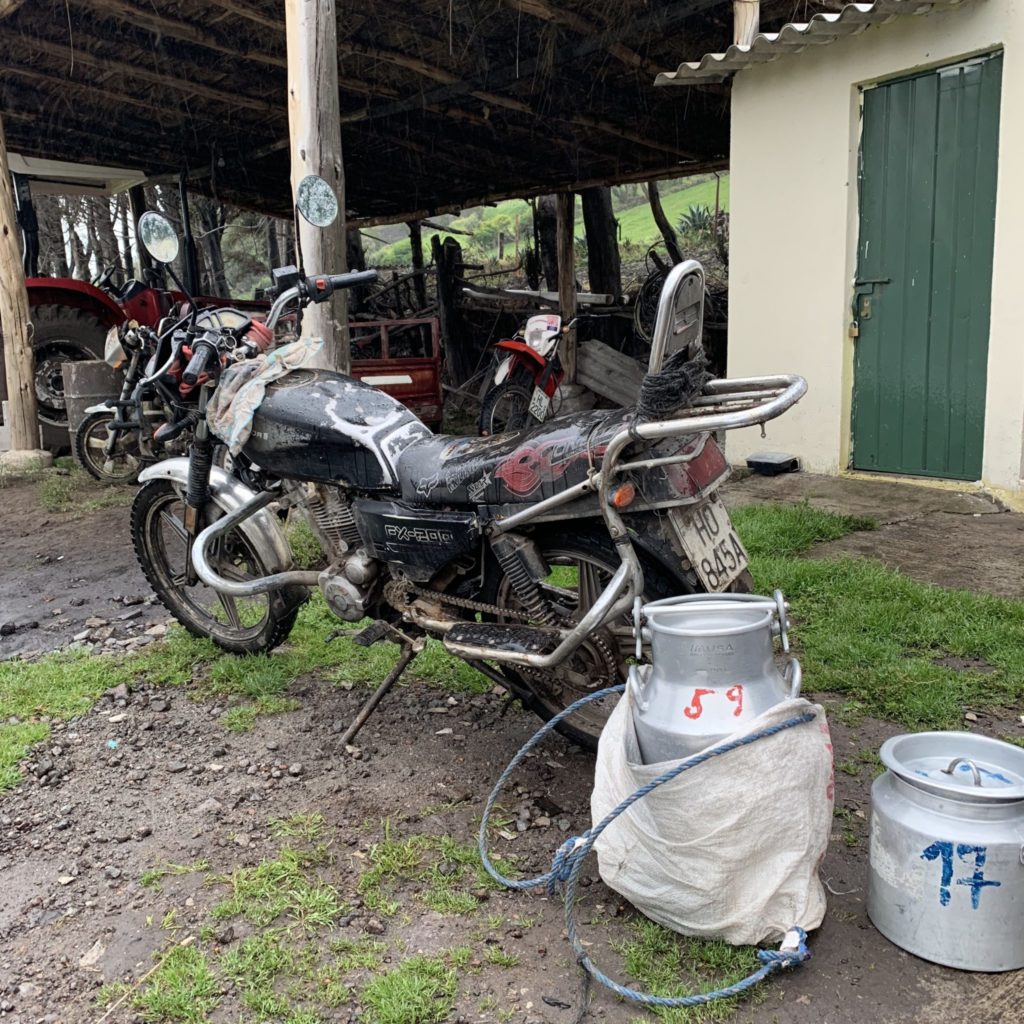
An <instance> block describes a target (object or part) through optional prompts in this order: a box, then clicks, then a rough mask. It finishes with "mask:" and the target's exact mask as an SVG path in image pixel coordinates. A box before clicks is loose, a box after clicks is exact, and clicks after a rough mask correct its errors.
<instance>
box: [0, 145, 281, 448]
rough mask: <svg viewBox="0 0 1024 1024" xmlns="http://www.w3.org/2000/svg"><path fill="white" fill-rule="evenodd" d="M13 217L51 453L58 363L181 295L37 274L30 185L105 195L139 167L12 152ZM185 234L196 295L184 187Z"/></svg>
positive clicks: (153, 316)
mask: <svg viewBox="0 0 1024 1024" xmlns="http://www.w3.org/2000/svg"><path fill="white" fill-rule="evenodd" d="M10 156H11V168H12V171H13V173H14V183H15V195H16V197H17V200H18V222H19V224H20V226H21V229H22V233H23V235H24V243H25V244H24V252H25V260H24V262H25V273H26V274H27V275H28V276H27V277H26V280H25V284H26V286H27V288H28V302H29V315H30V319H31V322H32V349H33V353H34V355H35V378H34V379H35V393H36V400H37V402H38V405H39V422H40V426H41V428H42V435H43V445H44V446H45V447H46V448H49V449H51V450H52V451H62V450H65V449H67V448H68V446H69V439H68V429H67V412H66V409H65V403H64V380H63V376H62V373H61V364H62V363H65V362H68V361H70V360H75V359H102V358H103V349H104V342H105V340H106V336H107V332H108V331H109V330H110V328H111V327H116V326H118V325H119V324H122V323H124V322H125V321H126V320H137V321H138V322H139V323H140V324H145V325H147V326H150V327H155V326H156V325H157V323H158V322H159V320H160V318H161V317H163V316H165V315H166V314H167V313H169V312H170V310H171V308H172V306H174V304H175V303H177V302H180V301H181V300H182V299H184V298H185V296H184V295H182V294H181V293H180V292H177V291H171V290H168V289H167V288H164V287H162V286H161V285H162V282H161V281H160V279H159V277H158V276H157V275H156V274H155V273H151V272H150V273H148V274H147V280H146V281H136V280H131V281H126V282H125V283H124V284H123V285H120V286H116V285H114V284H113V283H112V280H111V278H112V271H111V269H107V270H105V271H104V272H103V273H102V274H101V275H100V277H99V279H98V280H97V281H96V283H95V284H90V283H88V282H86V281H77V280H74V279H73V278H62V277H38V276H36V275H37V272H38V256H39V230H38V224H37V221H36V217H35V212H34V210H33V208H32V193H31V186H30V182H34V183H37V189H38V190H45V191H52V192H57V193H64V194H69V193H70V194H91V195H96V194H100V195H110V194H112V193H114V192H118V191H121V190H122V189H124V188H127V187H129V186H130V185H133V184H139V183H141V181H142V180H143V178H142V175H141V174H139V173H137V172H132V171H123V170H117V169H115V168H98V167H91V166H82V165H78V164H67V163H62V162H59V161H52V160H35V159H33V160H28V159H24V158H20V157H18V156H17V155H15V154H11V155H10ZM181 198H182V222H183V225H184V234H185V246H184V254H185V276H184V283H185V285H186V287H188V288H189V290H190V291H191V292H192V294H193V295H196V292H198V290H199V288H198V277H199V275H198V272H197V263H196V258H195V244H194V242H193V240H192V235H191V229H190V227H189V212H188V203H187V200H186V193H185V191H184V189H182V192H181ZM196 299H197V301H199V302H201V304H202V305H204V306H223V305H231V306H234V307H235V308H240V309H246V310H260V309H266V308H267V307H268V305H269V304H268V303H265V302H255V301H243V300H238V299H226V298H211V297H210V296H200V295H196ZM6 397H7V380H6V376H5V373H4V353H3V346H2V345H0V399H4V398H6Z"/></svg>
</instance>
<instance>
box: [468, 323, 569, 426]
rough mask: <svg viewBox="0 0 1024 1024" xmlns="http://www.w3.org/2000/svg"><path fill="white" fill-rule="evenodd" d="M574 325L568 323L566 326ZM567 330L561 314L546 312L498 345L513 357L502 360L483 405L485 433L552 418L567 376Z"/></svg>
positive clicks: (496, 347)
mask: <svg viewBox="0 0 1024 1024" xmlns="http://www.w3.org/2000/svg"><path fill="white" fill-rule="evenodd" d="M574 323H575V320H574V321H573V322H572V323H570V324H567V325H566V327H565V330H566V331H567V330H569V328H571V327H572V326H573V324H574ZM563 333H564V332H563V329H562V318H561V317H560V316H558V315H556V314H554V313H541V314H539V315H538V316H532V317H530V319H529V320H527V321H526V326H525V327H524V328H523V330H522V331H521V332H520V334H521V336H520V335H516V337H514V338H504V339H502V340H501V341H499V342H498V343H497V344H496V345H495V346H494V347H495V349H497V350H498V351H499V352H501V353H507V355H505V357H504V358H503V359H502V360H501V361H500V362H499V363H498V366H497V369H496V370H495V372H494V383H493V384H492V385H491V387H490V388H489V389H488V391H487V393H486V394H485V395H484V399H483V402H482V404H481V407H480V423H479V427H480V434H481V436H483V437H489V436H490V435H492V434H501V433H504V432H507V431H510V430H522V429H523V427H526V426H529V425H530V423H531V422H536V423H543V422H544V420H546V419H547V418H548V415H549V413H550V412H551V405H552V400H553V399H554V397H555V393H556V392H557V390H558V385H559V384H561V383H562V378H563V377H564V376H565V371H564V370H563V369H562V364H561V363H560V362H559V359H558V347H559V343H560V341H561V339H562V335H563Z"/></svg>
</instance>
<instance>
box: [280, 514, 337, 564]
mask: <svg viewBox="0 0 1024 1024" xmlns="http://www.w3.org/2000/svg"><path fill="white" fill-rule="evenodd" d="M285 535H286V536H287V538H288V547H290V548H291V549H292V558H294V559H295V567H296V568H297V569H323V568H324V567H325V566H326V564H327V556H326V555H325V554H324V549H323V548H322V547H321V546H320V541H319V540H318V539H317V535H316V534H315V533H314V532H313V531H312V529H310V526H309V523H307V522H306V521H305V519H303V518H301V516H298V515H296V514H295V513H294V512H293V513H292V516H291V518H290V519H289V522H288V528H287V530H286V531H285Z"/></svg>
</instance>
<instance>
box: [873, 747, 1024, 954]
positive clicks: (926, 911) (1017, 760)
mask: <svg viewBox="0 0 1024 1024" xmlns="http://www.w3.org/2000/svg"><path fill="white" fill-rule="evenodd" d="M880 755H881V758H882V761H883V763H884V764H885V766H886V768H888V771H886V772H885V773H884V774H882V775H880V776H879V777H878V778H877V779H876V780H875V782H874V785H873V786H872V787H871V854H870V871H869V875H868V915H869V916H870V918H871V920H872V922H873V923H874V925H875V927H876V928H877V929H878V930H879V931H880V932H881V933H882V934H883V935H884V936H885V937H886V938H887V939H889V940H890V941H891V942H894V943H895V944H896V945H897V946H900V947H902V948H903V949H905V950H907V951H908V952H910V953H914V954H916V955H917V956H920V957H923V958H924V959H925V960H932V961H934V962H935V963H937V964H944V965H945V966H947V967H959V968H961V969H963V970H969V971H1012V970H1016V969H1017V968H1020V967H1024V923H1022V922H1024V750H1022V749H1020V748H1019V747H1015V746H1012V745H1011V744H1009V743H1003V742H1002V741H1000V740H994V739H989V738H988V737H987V736H975V735H973V734H971V733H966V732H923V733H917V734H913V735H906V736H895V737H893V738H892V739H890V740H887V741H886V742H885V743H884V744H882V749H881V752H880Z"/></svg>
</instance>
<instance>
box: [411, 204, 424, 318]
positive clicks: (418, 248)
mask: <svg viewBox="0 0 1024 1024" xmlns="http://www.w3.org/2000/svg"><path fill="white" fill-rule="evenodd" d="M409 246H410V248H411V249H412V269H413V270H414V271H416V276H415V277H414V278H413V282H412V286H413V288H414V289H415V292H416V309H417V312H418V311H420V310H423V309H426V308H427V279H426V277H424V275H423V228H422V227H421V225H420V222H419V221H418V220H411V221H409Z"/></svg>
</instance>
